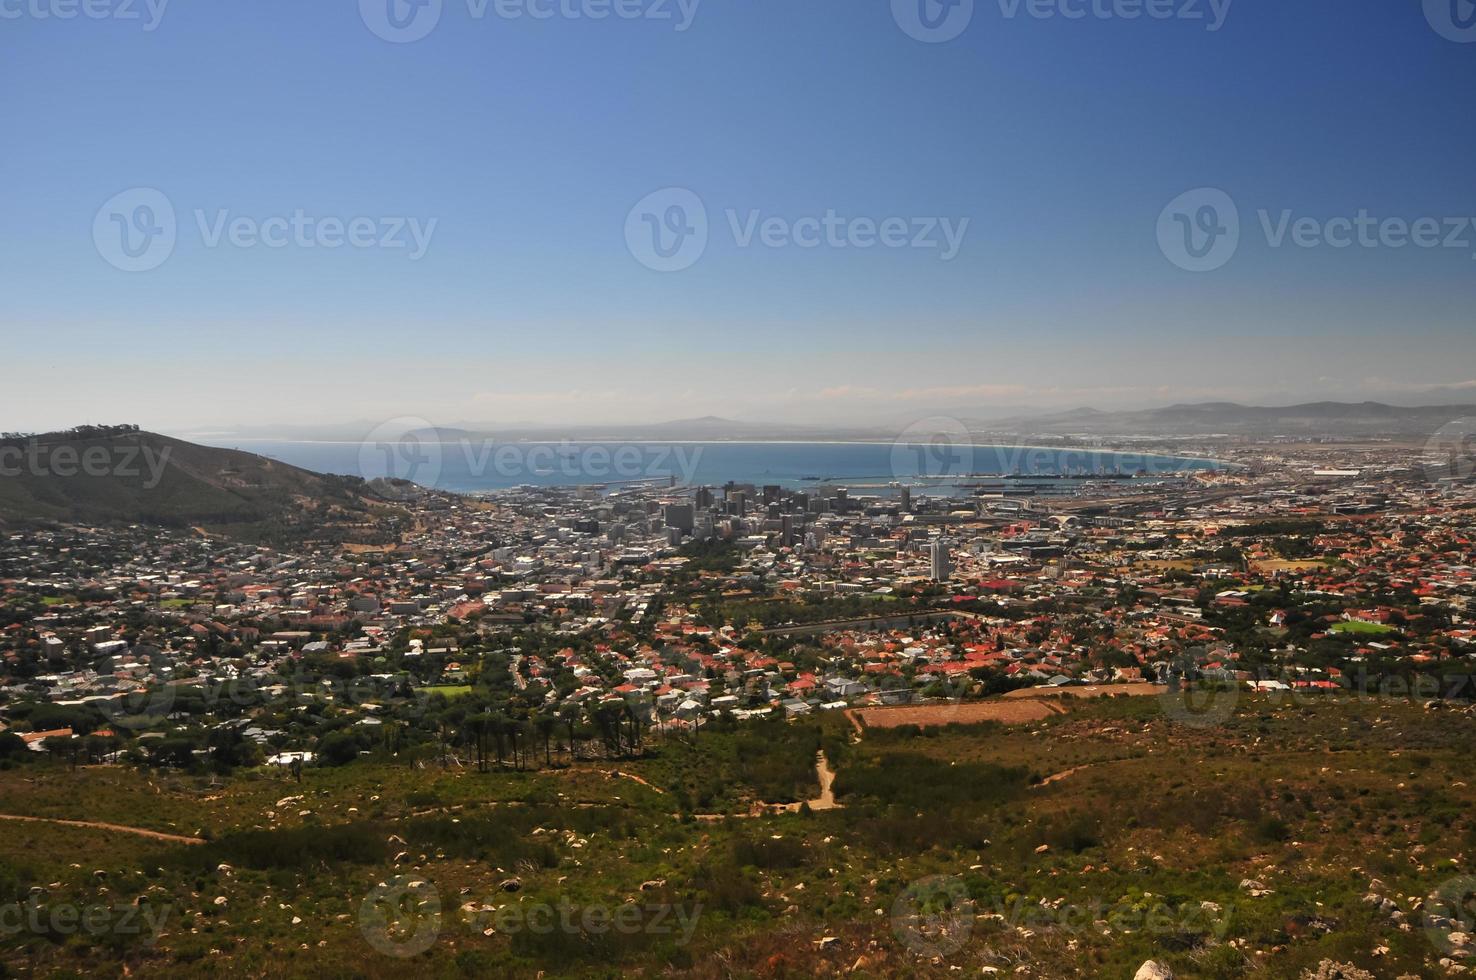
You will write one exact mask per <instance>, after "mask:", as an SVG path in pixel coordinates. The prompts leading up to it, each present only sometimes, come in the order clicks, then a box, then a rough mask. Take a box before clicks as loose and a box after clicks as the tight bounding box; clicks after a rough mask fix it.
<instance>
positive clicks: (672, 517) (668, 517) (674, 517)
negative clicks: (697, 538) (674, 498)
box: [661, 504, 693, 534]
mask: <svg viewBox="0 0 1476 980" xmlns="http://www.w3.org/2000/svg"><path fill="white" fill-rule="evenodd" d="M692 511H693V508H692V505H691V504H667V505H666V506H665V507H663V508H661V515H662V517H663V519H664V521H665V523H666V526H667V527H674V528H676V529H678V530H680V531H684V532H686V533H687V534H691V533H692V518H693V513H692Z"/></svg>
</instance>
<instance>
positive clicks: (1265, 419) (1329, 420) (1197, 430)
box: [986, 402, 1476, 437]
mask: <svg viewBox="0 0 1476 980" xmlns="http://www.w3.org/2000/svg"><path fill="white" fill-rule="evenodd" d="M1470 416H1476V405H1433V406H1422V407H1417V408H1404V407H1400V406H1397V405H1386V404H1383V403H1382V402H1309V403H1307V404H1303V405H1288V406H1285V407H1272V408H1268V407H1261V406H1253V405H1240V404H1237V403H1235V402H1203V403H1199V404H1192V405H1170V406H1168V407H1166V408H1153V409H1147V410H1144V411H1136V412H1099V411H1097V410H1095V409H1091V408H1081V409H1076V410H1074V411H1070V412H1060V413H1057V414H1054V415H1041V416H1032V417H1020V418H1010V419H1000V420H997V421H991V422H988V423H986V428H988V429H989V430H990V431H994V432H1015V433H1020V434H1028V433H1049V434H1054V435H1073V434H1083V435H1117V436H1127V435H1143V436H1155V435H1156V436H1165V435H1174V436H1186V435H1215V434H1225V435H1243V436H1277V435H1290V436H1299V435H1300V436H1311V435H1330V436H1353V435H1361V436H1375V435H1385V436H1405V437H1408V436H1419V435H1423V436H1429V435H1430V434H1431V433H1433V432H1434V431H1435V430H1436V429H1438V428H1440V426H1442V425H1444V424H1446V423H1447V422H1450V421H1453V420H1455V419H1458V418H1463V417H1470Z"/></svg>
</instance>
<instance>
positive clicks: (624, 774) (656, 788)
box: [610, 769, 666, 796]
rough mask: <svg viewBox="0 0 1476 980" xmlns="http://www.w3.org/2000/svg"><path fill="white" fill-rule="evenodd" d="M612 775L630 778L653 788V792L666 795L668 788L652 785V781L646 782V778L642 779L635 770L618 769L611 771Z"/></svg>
mask: <svg viewBox="0 0 1476 980" xmlns="http://www.w3.org/2000/svg"><path fill="white" fill-rule="evenodd" d="M610 775H611V776H615V777H617V778H620V779H629V780H630V781H631V782H635V783H640V784H641V785H642V786H644V787H646V789H649V790H651V791H652V792H653V793H659V794H661V795H662V796H665V795H666V790H664V789H662V788H661V787H660V786H652V785H651V784H650V783H648V782H646V781H645V780H644V779H642V778H641V777H640V776H637V775H636V774H635V773H633V772H625V771H624V770H622V769H616V770H614V771H613V772H611V773H610Z"/></svg>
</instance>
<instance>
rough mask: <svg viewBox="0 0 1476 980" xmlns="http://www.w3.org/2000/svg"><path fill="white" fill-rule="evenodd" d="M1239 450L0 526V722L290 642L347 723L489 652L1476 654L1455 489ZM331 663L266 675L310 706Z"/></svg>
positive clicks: (1060, 662) (1191, 665) (834, 667)
mask: <svg viewBox="0 0 1476 980" xmlns="http://www.w3.org/2000/svg"><path fill="white" fill-rule="evenodd" d="M1234 462H1235V463H1236V464H1237V465H1235V466H1233V467H1226V468H1222V469H1216V470H1205V471H1199V472H1195V473H1192V474H1188V475H1176V476H1174V477H1173V478H1171V479H1163V480H1156V481H1134V480H1121V479H1117V480H1093V479H1091V478H1090V477H1083V478H1082V479H1080V480H1077V481H1074V482H1073V483H1072V484H1071V485H1070V487H1069V488H1062V487H1060V486H1055V487H1052V488H1050V489H1049V490H1048V491H1045V492H1041V491H1040V489H1039V488H1034V487H1032V486H1030V485H1029V484H1028V483H1017V484H1009V485H1006V484H1004V483H1002V482H999V481H996V482H994V483H986V484H981V485H979V486H977V487H975V488H973V489H972V490H965V491H962V492H959V491H955V492H953V493H950V494H943V493H940V492H938V491H937V488H933V487H929V486H926V485H900V484H895V483H890V484H878V485H874V486H856V485H851V486H836V485H831V484H825V483H820V482H818V481H816V482H813V483H803V484H800V485H790V486H780V485H762V484H757V485H738V484H731V485H728V486H723V487H706V486H699V487H678V486H673V485H671V484H670V483H663V482H654V483H648V484H638V485H621V486H618V487H596V486H586V487H569V488H548V487H543V488H535V487H522V488H517V489H514V490H510V491H505V492H498V493H492V494H486V495H481V496H454V495H448V494H442V493H436V492H431V491H426V492H425V493H424V494H422V495H420V496H419V497H418V498H417V499H414V500H411V501H408V502H406V504H405V506H406V507H407V508H409V509H411V510H412V511H414V516H415V519H414V520H413V521H412V522H407V523H406V526H407V527H411V528H413V530H410V531H407V532H406V533H404V534H403V535H402V538H401V540H400V541H399V542H398V543H395V544H391V545H385V546H352V545H350V546H338V547H332V548H329V547H306V548H304V549H301V550H296V551H293V550H273V549H268V548H264V547H258V546H252V545H246V544H241V543H235V542H232V541H229V540H226V539H223V538H220V537H215V536H209V535H204V534H201V533H198V532H197V531H166V530H160V529H157V528H148V527H142V526H130V527H106V528H99V527H78V526H66V525H62V526H55V527H52V528H49V529H42V530H34V529H32V530H25V531H15V532H11V533H9V534H7V535H5V536H4V537H3V538H0V726H6V725H9V726H12V727H14V728H16V730H17V731H19V732H20V733H21V734H22V735H23V737H25V738H26V739H27V741H28V743H30V744H32V747H34V748H41V747H44V746H45V745H46V743H47V742H48V741H51V742H53V743H54V741H55V740H56V739H58V738H65V737H69V736H70V735H72V734H74V733H72V732H70V731H68V730H66V729H44V730H37V729H36V728H35V726H34V725H29V724H27V723H25V722H24V721H17V719H16V717H15V715H16V714H17V712H16V710H15V709H16V708H17V706H20V705H34V704H36V703H37V702H45V703H49V704H52V705H56V706H59V707H63V708H75V707H79V706H94V707H98V708H100V709H104V710H106V709H107V708H109V707H111V706H115V705H118V704H121V703H125V702H126V701H127V699H128V698H130V697H132V698H134V699H135V700H136V699H137V698H139V697H140V696H147V695H148V694H149V692H151V691H158V690H159V689H161V688H163V689H168V688H171V687H173V688H188V687H191V686H197V687H198V686H200V685H207V686H208V685H219V684H224V683H229V682H242V681H254V682H259V683H260V684H262V685H264V686H266V687H268V688H270V686H271V685H273V684H277V685H279V686H280V685H281V679H282V678H283V677H284V676H290V675H294V674H297V673H299V671H297V670H296V669H295V668H294V667H293V665H294V664H296V663H299V662H301V661H303V660H304V658H308V659H311V660H313V662H315V663H323V662H336V663H341V664H343V665H346V666H345V667H344V669H343V670H342V671H341V674H342V676H349V675H354V676H357V677H362V678H370V679H374V680H375V681H377V682H378V683H379V686H378V687H372V686H371V687H370V688H368V690H369V692H370V693H369V694H367V695H365V696H363V697H361V698H359V699H358V701H357V703H354V704H350V705H349V709H350V710H357V711H360V712H362V713H363V714H364V715H365V718H364V721H365V722H366V723H368V724H374V723H377V719H375V718H374V717H373V715H374V713H375V712H376V711H378V710H379V709H380V708H381V703H382V702H383V701H385V700H390V699H392V698H394V697H395V696H396V693H397V692H398V693H399V694H400V695H403V694H404V693H405V692H407V691H410V692H415V691H430V690H439V691H445V690H454V689H456V688H457V687H458V686H466V687H471V686H472V685H475V684H477V683H479V682H481V681H483V680H485V678H484V675H483V671H482V670H481V669H480V663H481V661H482V660H484V659H485V658H487V657H490V656H494V655H495V656H497V657H499V658H501V659H500V660H499V663H505V664H507V667H506V670H507V672H508V673H510V674H511V675H512V679H513V682H514V684H515V687H516V688H517V689H518V690H527V689H528V688H529V685H530V684H531V685H533V686H534V689H536V690H537V691H539V692H540V697H541V698H542V699H543V700H544V701H545V702H546V704H545V705H544V706H545V707H546V708H547V709H548V710H549V711H551V712H552V711H558V710H560V709H563V708H566V707H569V706H571V705H573V706H580V705H583V706H586V707H587V706H589V705H590V704H594V703H611V702H614V703H621V704H635V705H639V706H640V712H641V715H642V717H644V719H645V720H646V721H647V722H649V723H652V724H662V725H665V724H675V725H683V724H695V723H700V722H701V721H702V719H704V718H709V717H712V716H714V715H716V714H720V713H724V712H730V713H732V714H734V715H735V716H739V717H742V716H744V715H746V714H765V713H770V712H774V711H782V712H784V713H786V714H788V715H791V716H793V715H798V714H805V713H808V712H810V711H815V710H824V709H827V708H836V707H843V706H847V705H856V704H887V703H900V702H906V701H913V700H919V699H928V698H945V697H961V696H979V695H982V694H985V693H990V692H993V691H997V690H1000V689H1007V688H1009V687H1019V686H1033V685H1057V686H1061V685H1073V684H1083V683H1094V684H1103V683H1115V682H1143V681H1154V680H1156V681H1164V680H1168V679H1169V677H1170V675H1172V676H1174V677H1181V676H1188V675H1192V676H1196V677H1201V678H1204V677H1207V678H1212V679H1216V678H1217V679H1221V680H1225V681H1230V682H1243V683H1255V684H1258V685H1288V686H1290V685H1299V686H1304V687H1308V688H1311V689H1320V688H1328V689H1332V688H1337V687H1340V686H1345V685H1346V680H1347V677H1348V676H1349V672H1350V671H1352V670H1354V669H1356V668H1357V665H1359V664H1384V665H1387V664H1389V663H1402V664H1405V665H1409V666H1410V667H1411V668H1413V669H1421V670H1437V671H1443V670H1448V669H1450V666H1451V664H1452V663H1453V662H1456V661H1460V660H1462V659H1464V658H1468V657H1470V656H1471V655H1473V654H1476V616H1473V611H1472V609H1471V601H1472V598H1473V595H1476V558H1473V554H1476V549H1473V537H1476V531H1473V524H1476V521H1473V514H1476V485H1473V484H1472V483H1471V482H1469V481H1467V480H1462V479H1438V478H1437V479H1431V478H1430V476H1429V474H1428V473H1426V472H1425V471H1423V470H1422V469H1421V468H1420V467H1419V466H1412V465H1411V462H1410V459H1409V457H1408V455H1407V454H1406V453H1403V452H1401V451H1398V450H1396V449H1392V448H1391V449H1389V450H1387V451H1383V450H1380V449H1379V448H1378V447H1376V446H1375V447H1372V448H1370V447H1361V448H1359V449H1357V450H1353V449H1347V450H1339V449H1338V448H1337V447H1326V446H1315V445H1314V446H1306V447H1300V448H1299V447H1286V446H1275V447H1266V446H1251V447H1246V448H1245V449H1243V450H1242V451H1239V452H1237V453H1236V458H1235V460H1234ZM528 636H536V637H539V638H541V642H539V643H538V644H536V645H533V644H526V643H525V644H524V645H523V646H519V645H517V643H516V642H515V639H514V638H517V637H528ZM322 683H323V689H322V690H308V691H303V690H297V689H289V688H288V687H285V686H282V687H280V689H281V693H282V695H283V696H284V697H290V698H296V699H312V698H325V697H326V698H329V699H332V698H333V697H334V690H333V685H332V684H331V683H330V681H329V680H326V679H325V680H324V681H323V682H322ZM340 700H343V699H341V698H340ZM19 714H22V715H24V714H25V712H19ZM251 734H252V736H253V737H255V738H257V739H258V740H260V741H263V742H265V741H266V739H267V737H268V736H270V735H272V734H274V733H273V732H272V731H271V730H268V729H260V730H255V731H253V732H252V733H251ZM277 734H280V733H277ZM284 742H290V739H285V740H284V739H280V738H279V739H277V740H276V741H275V742H274V743H273V744H275V745H276V746H277V747H278V748H281V747H283V745H284ZM286 747H287V748H302V747H301V746H292V745H290V744H288V745H286Z"/></svg>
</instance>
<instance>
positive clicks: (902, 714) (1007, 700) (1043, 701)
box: [846, 683, 1163, 728]
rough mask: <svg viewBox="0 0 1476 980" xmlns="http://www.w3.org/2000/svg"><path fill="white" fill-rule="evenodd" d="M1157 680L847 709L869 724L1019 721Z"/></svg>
mask: <svg viewBox="0 0 1476 980" xmlns="http://www.w3.org/2000/svg"><path fill="white" fill-rule="evenodd" d="M1162 691H1163V688H1162V687H1160V686H1158V685H1157V684H1147V683H1139V684H1094V685H1087V686H1084V687H1027V688H1022V689H1020V690H1018V691H1011V692H1009V693H1008V694H1006V695H1004V696H1003V697H1001V698H995V699H992V700H989V701H968V702H938V703H935V704H905V705H897V706H895V707H885V708H853V709H851V710H849V711H847V712H846V717H847V718H849V719H850V720H851V723H852V724H853V725H854V724H856V722H857V720H858V719H859V720H860V721H861V722H863V723H864V724H865V725H866V727H868V728H896V727H897V726H898V725H921V726H924V727H926V726H928V725H972V724H976V723H978V722H982V721H997V722H1000V723H1001V724H1004V725H1020V724H1026V723H1028V722H1032V721H1040V720H1041V719H1042V718H1049V717H1050V716H1051V715H1063V714H1065V713H1066V711H1067V708H1066V707H1065V706H1064V705H1063V704H1062V703H1061V702H1062V701H1064V700H1066V699H1067V698H1101V697H1114V696H1117V695H1131V696H1138V697H1141V696H1144V695H1148V694H1160V693H1162Z"/></svg>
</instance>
